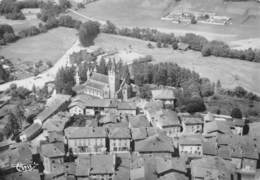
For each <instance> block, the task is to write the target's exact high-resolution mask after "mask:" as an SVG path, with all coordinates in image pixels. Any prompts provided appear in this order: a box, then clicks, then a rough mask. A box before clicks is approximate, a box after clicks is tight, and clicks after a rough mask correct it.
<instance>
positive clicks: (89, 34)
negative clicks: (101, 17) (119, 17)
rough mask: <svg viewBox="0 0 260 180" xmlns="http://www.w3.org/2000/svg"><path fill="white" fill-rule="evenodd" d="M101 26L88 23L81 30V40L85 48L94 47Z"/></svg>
mask: <svg viewBox="0 0 260 180" xmlns="http://www.w3.org/2000/svg"><path fill="white" fill-rule="evenodd" d="M99 26H100V25H99V24H98V23H97V22H94V21H88V22H85V23H84V24H82V25H81V26H80V28H79V40H80V43H81V44H82V45H83V46H85V47H86V46H90V45H93V43H94V39H95V38H96V37H97V35H98V34H99V32H100V30H99Z"/></svg>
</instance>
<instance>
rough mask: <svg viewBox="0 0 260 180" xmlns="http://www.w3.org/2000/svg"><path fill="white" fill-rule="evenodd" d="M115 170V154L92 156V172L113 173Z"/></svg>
mask: <svg viewBox="0 0 260 180" xmlns="http://www.w3.org/2000/svg"><path fill="white" fill-rule="evenodd" d="M114 172H115V156H114V155H103V154H102V155H94V156H91V169H90V172H89V173H90V174H113V173H114Z"/></svg>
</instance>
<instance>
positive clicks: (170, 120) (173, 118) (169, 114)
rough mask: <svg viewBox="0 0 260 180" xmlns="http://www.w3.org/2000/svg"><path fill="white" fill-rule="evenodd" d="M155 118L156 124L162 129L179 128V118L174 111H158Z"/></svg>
mask: <svg viewBox="0 0 260 180" xmlns="http://www.w3.org/2000/svg"><path fill="white" fill-rule="evenodd" d="M155 118H156V119H157V120H158V123H159V124H160V125H161V126H162V127H167V126H181V123H180V121H179V117H178V115H177V113H176V112H175V111H171V110H162V111H158V114H157V115H156V117H155Z"/></svg>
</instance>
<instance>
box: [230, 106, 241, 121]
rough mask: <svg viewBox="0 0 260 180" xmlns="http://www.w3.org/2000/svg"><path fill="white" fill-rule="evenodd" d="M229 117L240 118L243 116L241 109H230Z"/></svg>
mask: <svg viewBox="0 0 260 180" xmlns="http://www.w3.org/2000/svg"><path fill="white" fill-rule="evenodd" d="M231 117H232V118H238V119H241V118H242V117H243V115H242V112H241V110H240V109H239V108H234V109H232V111H231Z"/></svg>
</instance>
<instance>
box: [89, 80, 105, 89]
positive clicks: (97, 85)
mask: <svg viewBox="0 0 260 180" xmlns="http://www.w3.org/2000/svg"><path fill="white" fill-rule="evenodd" d="M84 86H85V87H92V88H95V89H100V90H103V89H105V87H106V85H105V84H100V83H96V82H93V81H87V82H86V83H85V84H84Z"/></svg>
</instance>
